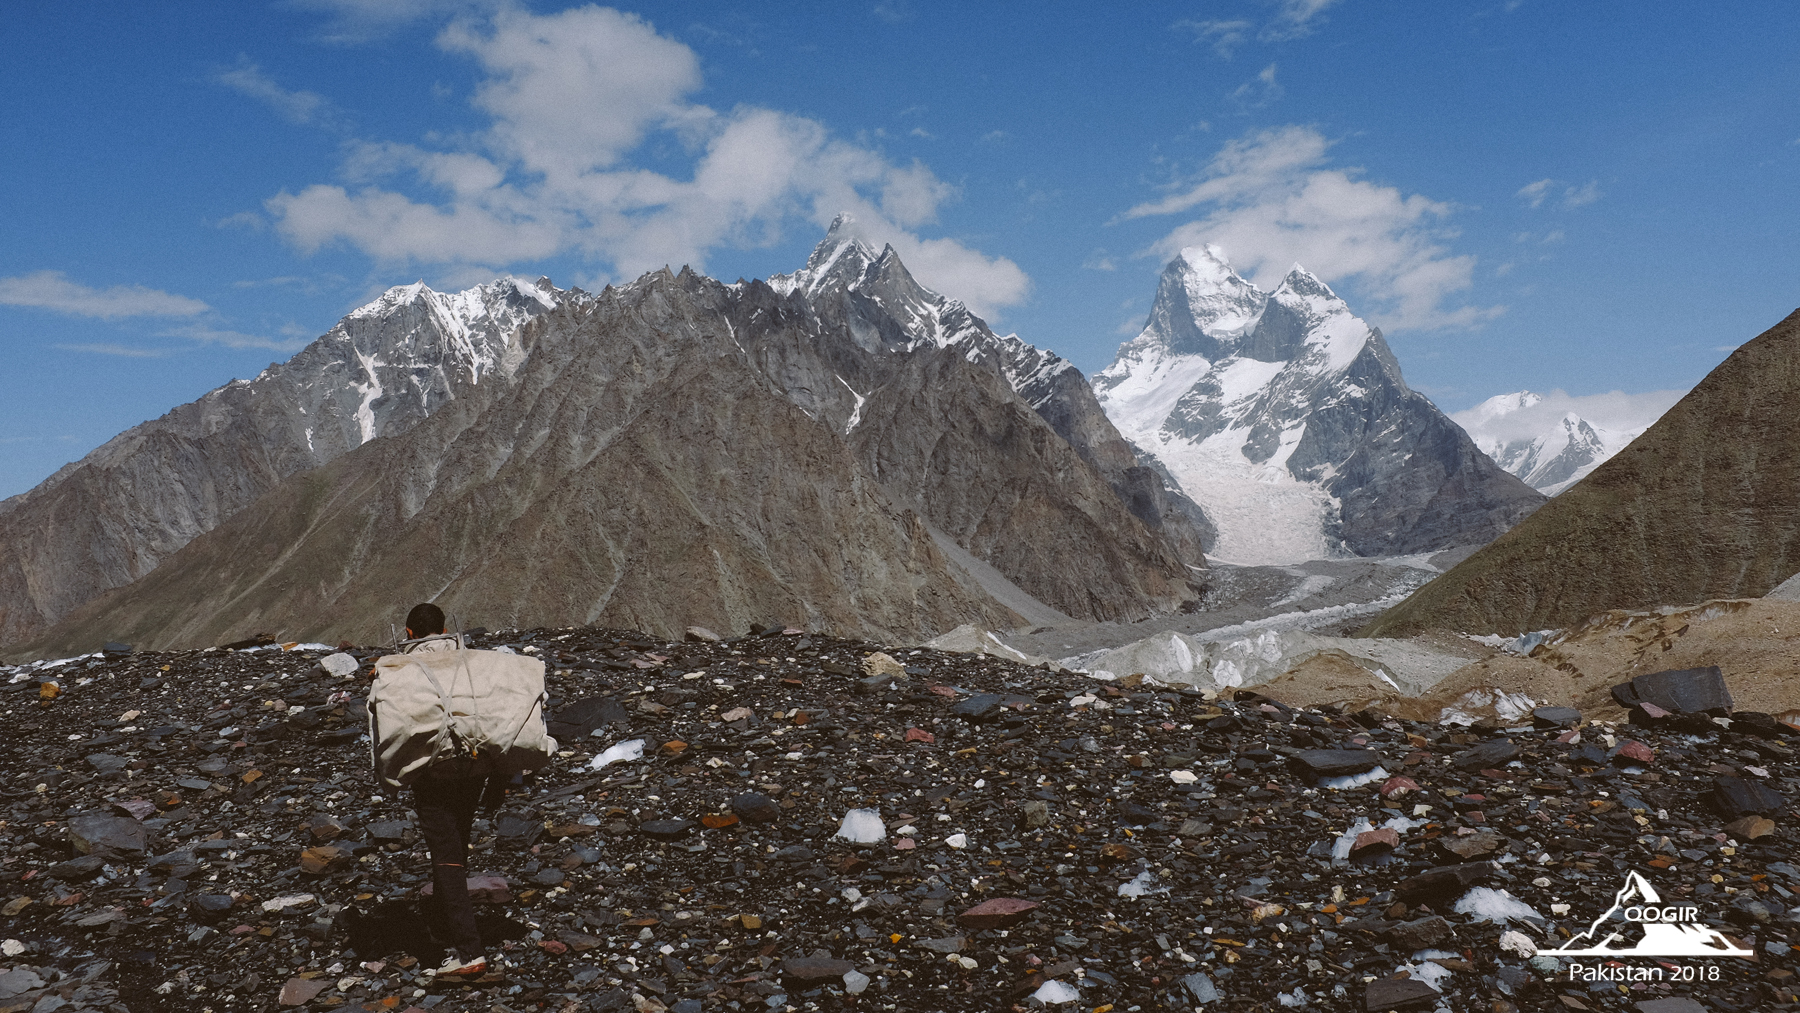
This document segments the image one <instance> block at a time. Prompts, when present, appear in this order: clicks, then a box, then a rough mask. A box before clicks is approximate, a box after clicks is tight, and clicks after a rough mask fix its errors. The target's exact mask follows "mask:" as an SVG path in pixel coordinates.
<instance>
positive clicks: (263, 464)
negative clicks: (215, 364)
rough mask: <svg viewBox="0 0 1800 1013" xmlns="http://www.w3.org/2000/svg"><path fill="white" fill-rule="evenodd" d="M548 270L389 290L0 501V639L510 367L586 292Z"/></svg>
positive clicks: (12, 639) (133, 574) (36, 625)
mask: <svg viewBox="0 0 1800 1013" xmlns="http://www.w3.org/2000/svg"><path fill="white" fill-rule="evenodd" d="M587 298H588V296H587V295H586V294H585V293H582V292H579V291H563V290H560V289H557V288H555V287H554V286H553V285H551V283H550V281H549V279H547V278H540V279H539V280H538V281H537V282H535V283H530V282H524V281H520V280H517V279H500V280H497V281H495V282H493V283H491V284H487V285H481V286H478V287H476V288H473V289H469V290H467V291H465V292H460V293H454V294H444V293H438V292H433V291H431V290H430V289H428V288H426V287H425V286H424V285H422V284H413V285H403V286H396V287H395V288H392V289H389V290H388V291H387V292H386V293H384V294H383V295H382V296H381V297H379V298H378V299H376V300H375V301H373V302H371V303H369V304H368V305H366V306H363V307H361V308H359V309H357V310H355V311H354V312H352V313H351V314H349V315H348V316H346V317H345V318H344V319H343V320H341V321H339V322H338V324H337V325H336V326H335V327H333V328H332V329H331V330H330V331H328V332H327V333H326V334H324V335H323V336H322V337H320V338H319V339H318V340H317V341H314V342H313V343H312V344H310V345H308V346H307V347H306V348H305V349H303V350H301V351H300V352H299V353H298V354H296V355H295V356H294V357H293V358H292V359H289V360H288V361H287V362H285V363H279V364H271V365H270V366H269V368H268V369H266V370H264V371H263V372H262V373H261V374H260V375H258V376H257V377H256V378H255V379H252V380H235V381H233V382H231V383H229V384H226V385H225V386H223V387H220V388H218V389H216V390H213V391H211V392H209V393H208V394H206V395H204V396H202V397H201V398H200V399H199V400H197V401H194V402H192V403H189V404H185V405H181V406H180V407H177V408H175V409H173V410H171V411H170V412H169V413H168V414H166V415H164V416H162V417H161V418H158V419H153V420H151V421H149V422H145V423H143V424H142V425H138V426H134V427H132V428H131V429H128V430H126V431H125V432H123V433H120V434H119V435H118V436H116V437H114V438H113V439H111V440H109V441H107V442H106V443H105V444H104V445H102V446H100V447H99V448H97V449H96V450H94V451H93V452H92V453H90V454H88V455H87V456H85V457H83V458H82V459H81V460H79V461H76V462H74V463H72V464H69V465H67V466H65V467H64V468H62V469H61V470H59V471H58V472H57V473H56V474H54V475H52V476H51V477H50V478H48V479H46V480H45V481H44V482H43V483H41V484H40V485H38V486H37V487H36V488H34V489H32V490H30V491H29V492H26V493H22V494H20V495H18V496H14V497H11V498H9V499H7V500H5V501H0V644H17V643H21V642H24V641H26V640H29V639H31V638H33V637H35V636H38V635H41V634H42V633H43V632H44V631H45V630H46V629H47V628H48V627H49V626H50V625H51V624H53V623H54V622H55V621H56V620H58V619H60V618H62V617H63V616H64V615H66V614H68V612H69V611H71V610H72V609H74V608H76V607H77V606H79V605H81V604H83V603H85V602H87V601H89V600H91V599H92V598H93V597H94V596H95V595H97V594H99V593H101V592H103V591H106V590H109V589H111V588H115V587H120V586H123V585H125V584H128V583H130V582H131V581H133V580H136V579H138V578H140V577H142V576H144V575H146V574H148V573H149V572H150V571H152V570H154V569H155V568H156V566H157V565H158V564H159V563H160V562H161V561H162V560H164V559H166V558H168V557H169V556H170V555H171V554H173V553H174V552H176V551H177V550H179V549H180V548H181V547H182V546H184V545H186V544H187V543H188V542H189V541H191V540H192V539H193V538H194V537H195V536H197V535H200V534H202V533H203V532H206V531H209V530H211V529H212V528H214V527H216V526H217V525H218V524H219V523H221V522H223V521H224V520H225V519H227V518H229V517H231V516H232V515H233V514H235V513H237V512H238V511H239V510H241V509H243V508H244V507H246V506H248V505H249V504H250V503H251V502H252V501H254V500H255V499H256V498H257V497H259V496H261V495H262V494H264V493H266V492H267V491H268V490H269V489H271V488H273V487H274V486H275V485H276V484H277V483H279V482H280V481H281V480H282V479H284V478H286V477H288V476H290V475H293V474H296V473H298V472H302V471H305V470H307V469H310V468H315V467H318V466H319V465H322V464H325V463H327V462H330V461H332V460H335V459H336V458H338V457H339V456H341V455H343V454H344V453H347V452H348V451H350V450H353V449H355V448H357V447H360V446H362V445H364V444H366V443H368V442H369V441H371V440H373V439H376V438H378V437H381V436H389V435H395V434H398V433H402V432H405V431H406V430H407V429H409V428H410V427H412V426H413V425H416V424H417V423H418V422H419V421H420V420H421V419H423V418H425V417H427V416H428V415H430V414H431V413H432V412H434V411H436V410H437V409H438V408H439V407H441V406H442V405H443V404H445V403H447V402H449V401H451V400H453V399H455V398H456V397H457V396H458V395H459V394H461V393H463V392H465V391H466V390H469V389H472V388H474V387H476V386H479V385H480V384H481V383H482V382H483V381H484V380H487V379H490V378H495V377H504V376H505V375H506V374H507V373H508V372H509V371H510V370H511V369H513V368H515V367H516V366H517V364H518V358H517V355H518V349H517V347H516V346H515V345H514V344H513V343H512V342H513V338H514V336H515V335H516V333H517V331H518V329H519V326H520V325H521V324H523V323H524V322H525V321H527V320H529V319H531V318H532V317H534V316H537V315H539V314H542V313H544V312H547V311H548V310H550V309H553V308H555V307H557V306H559V305H563V304H565V303H570V302H573V303H576V304H580V303H581V302H582V301H584V300H585V299H587Z"/></svg>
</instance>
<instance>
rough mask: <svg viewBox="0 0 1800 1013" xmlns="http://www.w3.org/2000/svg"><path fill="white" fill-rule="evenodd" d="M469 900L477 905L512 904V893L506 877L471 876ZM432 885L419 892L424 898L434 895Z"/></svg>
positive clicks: (427, 885) (428, 884)
mask: <svg viewBox="0 0 1800 1013" xmlns="http://www.w3.org/2000/svg"><path fill="white" fill-rule="evenodd" d="M468 884H469V899H470V900H472V901H474V902H475V903H477V904H511V903H512V891H511V890H509V889H507V885H506V877H505V876H470V877H469V879H468ZM432 892H433V891H432V884H430V883H426V884H425V888H424V889H423V890H420V891H419V895H420V896H422V897H429V896H431V894H432Z"/></svg>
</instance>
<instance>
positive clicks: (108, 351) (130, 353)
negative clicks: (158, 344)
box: [50, 344, 169, 359]
mask: <svg viewBox="0 0 1800 1013" xmlns="http://www.w3.org/2000/svg"><path fill="white" fill-rule="evenodd" d="M50 347H52V348H59V349H61V350H63V351H65V352H90V353H92V354H94V355H120V356H124V357H126V358H130V359H160V358H162V357H163V356H165V355H168V354H169V352H168V349H165V348H133V347H131V346H130V345H114V344H87V345H52V346H50Z"/></svg>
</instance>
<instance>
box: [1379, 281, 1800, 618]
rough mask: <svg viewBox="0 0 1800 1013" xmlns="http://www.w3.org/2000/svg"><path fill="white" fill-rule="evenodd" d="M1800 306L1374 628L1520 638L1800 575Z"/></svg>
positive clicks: (1741, 592) (1751, 591)
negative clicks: (1798, 495)
mask: <svg viewBox="0 0 1800 1013" xmlns="http://www.w3.org/2000/svg"><path fill="white" fill-rule="evenodd" d="M1796 488H1800V311H1796V312H1795V313H1794V314H1792V315H1790V316H1788V318H1787V319H1785V320H1783V321H1782V322H1781V323H1779V324H1777V325H1775V326H1774V327H1772V328H1770V329H1769V330H1767V331H1765V332H1764V333H1763V334H1761V335H1760V336H1758V337H1757V338H1756V339H1755V340H1753V341H1751V342H1749V343H1748V344H1745V345H1743V346H1742V347H1740V348H1739V349H1738V350H1737V351H1735V352H1733V353H1732V354H1731V356H1730V357H1729V358H1727V359H1726V360H1725V361H1724V362H1722V363H1720V364H1719V365H1718V366H1717V367H1716V368H1715V369H1713V371H1712V372H1711V373H1709V374H1707V376H1706V378H1705V379H1704V380H1702V381H1701V382H1700V384H1699V386H1697V387H1695V388H1694V389H1693V390H1692V391H1690V392H1689V393H1688V394H1687V396H1686V397H1683V398H1682V399H1681V400H1680V401H1679V402H1678V403H1677V404H1676V405H1675V407H1673V408H1671V409H1669V411H1668V412H1667V413H1666V414H1665V415H1663V417H1662V418H1661V419H1659V420H1658V421H1657V422H1656V424H1654V425H1652V426H1651V427H1650V428H1649V429H1648V430H1646V431H1645V432H1644V434H1643V435H1642V436H1640V437H1638V438H1637V439H1636V440H1635V441H1633V442H1632V443H1631V445H1630V446H1628V447H1626V448H1625V449H1624V450H1623V451H1621V452H1619V453H1618V454H1616V455H1614V456H1613V457H1612V458H1610V459H1608V460H1607V461H1606V462H1605V463H1603V464H1601V465H1600V466H1599V467H1598V468H1595V469H1594V471H1593V473H1592V474H1590V475H1588V476H1587V477H1586V478H1584V479H1582V480H1581V481H1579V482H1577V483H1576V484H1575V485H1574V486H1572V487H1570V488H1569V489H1568V490H1567V491H1565V492H1563V493H1562V494H1561V495H1559V496H1557V497H1556V498H1555V499H1553V500H1551V501H1550V502H1549V503H1548V504H1546V505H1545V506H1544V507H1543V508H1542V509H1540V510H1539V511H1538V512H1537V513H1535V514H1533V515H1532V516H1531V517H1530V518H1529V519H1527V520H1526V521H1524V522H1522V523H1520V524H1519V526H1518V527H1516V528H1514V529H1513V530H1511V531H1509V532H1507V533H1506V534H1505V535H1503V536H1501V537H1500V538H1499V539H1497V540H1496V541H1495V542H1494V543H1493V544H1492V545H1489V546H1487V547H1486V548H1484V549H1482V550H1481V551H1480V552H1477V553H1475V554H1474V555H1472V556H1470V557H1469V558H1468V559H1466V560H1464V561H1463V562H1462V563H1460V564H1458V565H1457V566H1456V567H1454V568H1453V569H1451V570H1450V571H1449V572H1448V573H1445V574H1444V575H1443V576H1441V577H1438V578H1437V579H1435V580H1433V581H1432V582H1431V583H1429V584H1426V585H1425V586H1424V587H1422V588H1420V589H1419V590H1418V591H1417V592H1416V593H1414V594H1413V595H1412V596H1411V597H1410V598H1408V599H1406V600H1405V601H1404V602H1401V603H1400V604H1399V605H1396V606H1395V607H1394V608H1392V609H1390V610H1389V611H1388V612H1386V613H1383V614H1382V615H1381V617H1380V618H1378V619H1377V620H1376V621H1375V622H1373V623H1371V624H1370V625H1369V626H1368V627H1367V628H1366V629H1365V630H1364V631H1363V632H1364V633H1366V634H1369V635H1379V636H1401V635H1406V634H1408V633H1411V632H1416V631H1419V630H1423V629H1451V630H1460V631H1463V632H1469V633H1503V634H1511V633H1519V632H1523V631H1527V630H1536V629H1547V628H1552V627H1565V626H1572V625H1574V624H1576V623H1579V622H1581V621H1583V620H1585V619H1587V618H1588V617H1589V616H1592V615H1595V614H1597V613H1599V612H1603V611H1606V610H1608V609H1642V608H1649V607H1654V606H1659V605H1668V604H1680V603H1687V602H1699V601H1706V600H1709V599H1714V598H1742V597H1758V596H1760V595H1762V594H1763V593H1764V592H1766V591H1768V590H1769V589H1770V588H1772V587H1774V586H1775V585H1777V584H1779V583H1781V581H1783V580H1785V579H1786V578H1787V577H1789V576H1790V575H1792V574H1793V573H1794V572H1796V571H1800V504H1797V503H1796V500H1795V498H1794V490H1795V489H1796Z"/></svg>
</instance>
